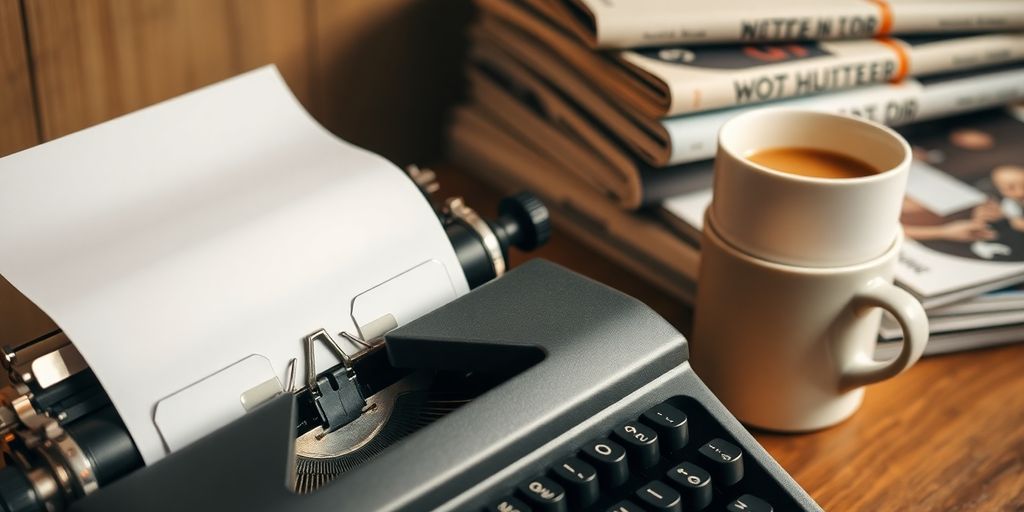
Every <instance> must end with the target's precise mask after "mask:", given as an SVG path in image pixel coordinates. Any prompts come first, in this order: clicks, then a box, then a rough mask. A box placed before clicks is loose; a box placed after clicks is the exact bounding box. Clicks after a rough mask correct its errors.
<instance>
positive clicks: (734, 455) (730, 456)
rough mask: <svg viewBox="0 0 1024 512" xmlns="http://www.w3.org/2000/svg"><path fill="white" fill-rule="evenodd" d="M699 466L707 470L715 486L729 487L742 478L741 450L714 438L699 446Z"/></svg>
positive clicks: (727, 442)
mask: <svg viewBox="0 0 1024 512" xmlns="http://www.w3.org/2000/svg"><path fill="white" fill-rule="evenodd" d="M697 453H699V454H700V456H701V459H702V461H701V466H702V467H705V468H707V470H708V472H709V473H711V478H712V479H713V480H714V481H715V485H717V486H729V485H732V484H734V483H736V482H739V481H740V479H742V478H743V450H740V449H739V447H737V446H736V445H734V444H732V443H730V442H729V441H726V440H724V439H719V438H717V437H716V438H715V439H712V440H711V441H708V442H707V444H705V445H704V446H701V447H700V448H699V449H698V450H697Z"/></svg>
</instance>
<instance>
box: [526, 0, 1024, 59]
mask: <svg viewBox="0 0 1024 512" xmlns="http://www.w3.org/2000/svg"><path fill="white" fill-rule="evenodd" d="M529 1H530V4H531V5H534V6H535V7H537V8H538V9H544V10H545V11H546V12H548V13H549V15H550V16H551V17H552V19H554V20H555V21H557V22H558V23H559V25H560V26H562V27H564V28H565V29H566V30H567V31H569V32H570V33H572V34H573V35H574V36H575V37H577V38H578V39H579V40H580V41H582V42H584V43H585V44H587V45H588V46H590V47H593V48H634V47H642V46H655V45H664V44H672V43H685V44H707V43H744V42H779V41H782V42H785V41H807V40H824V39H863V38H869V37H875V36H884V35H889V34H920V33H941V32H980V31H986V30H1006V29H1008V28H1014V27H1016V28H1020V27H1024V4H1022V3H1021V2H1018V1H1014V0H996V1H988V0H985V1H971V2H964V1H953V0H937V1H936V0H931V1H922V0H877V1H869V0H831V1H829V2H820V1H813V0H786V1H780V2H765V1H760V0H719V1H717V2H714V3H708V2H701V1H698V0H529Z"/></svg>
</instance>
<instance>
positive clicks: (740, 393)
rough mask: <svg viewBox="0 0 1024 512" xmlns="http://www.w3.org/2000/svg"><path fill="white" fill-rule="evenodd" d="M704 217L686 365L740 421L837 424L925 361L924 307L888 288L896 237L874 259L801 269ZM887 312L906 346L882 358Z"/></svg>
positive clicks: (772, 425) (775, 425) (785, 427)
mask: <svg viewBox="0 0 1024 512" xmlns="http://www.w3.org/2000/svg"><path fill="white" fill-rule="evenodd" d="M706 217H707V218H705V223H704V236H703V238H702V246H701V251H702V255H701V269H700V281H699V282H700V285H699V286H698V289H697V308H696V318H695V323H694V332H693V337H692V338H693V340H692V343H691V354H690V362H691V364H692V365H693V368H694V370H695V371H696V372H697V374H698V375H700V377H701V379H703V380H704V382H705V383H707V385H708V387H710V388H711V390H712V391H714V393H715V394H716V395H717V396H718V397H719V399H721V400H722V402H723V403H724V404H725V405H726V407H728V408H729V410H730V411H732V412H733V414H735V415H736V417H737V418H739V419H740V421H743V422H744V423H747V424H749V425H752V426H756V427H761V428H766V429H771V430H777V431H787V432H799V431H809V430H815V429H820V428H823V427H827V426H830V425H834V424H836V423H838V422H840V421H842V420H844V419H846V418H847V417H849V416H850V415H851V414H853V413H854V412H855V411H856V410H857V408H858V407H859V406H860V403H861V400H862V398H863V394H864V388H863V387H862V386H864V385H865V384H870V383H873V382H878V381H880V380H883V379H887V378H889V377H892V376H895V375H897V374H899V373H900V372H902V371H904V370H906V369H907V368H909V367H910V366H911V365H913V364H914V362H916V361H917V359H918V358H920V357H921V353H922V352H923V351H924V347H925V343H926V342H927V340H928V320H927V318H926V317H925V312H924V309H923V308H922V307H921V304H920V303H919V302H918V301H917V300H916V299H915V298H914V297H913V296H911V295H910V294H909V293H907V292H906V291H904V290H902V289H900V288H898V287H896V286H894V285H893V284H892V279H893V274H894V272H895V268H896V262H897V258H898V257H899V247H900V243H901V242H902V234H901V232H900V231H897V233H896V235H895V236H894V238H893V240H891V241H890V243H889V248H888V249H887V250H885V251H883V252H882V253H881V254H879V255H877V256H876V257H875V258H872V259H870V260H868V261H865V262H860V263H856V264H853V265H847V266H841V267H831V268H822V267H802V266H794V265H786V264H782V263H774V262H769V261H765V260H763V259H760V258H755V257H753V256H751V255H749V254H746V253H745V252H744V251H742V250H741V249H739V248H738V247H735V246H733V245H731V244H729V243H728V242H726V241H725V240H723V237H722V236H720V234H719V233H718V227H717V225H716V224H715V222H714V220H713V219H711V218H709V217H710V215H708V216H706ZM882 309H885V310H887V311H889V312H890V313H892V315H893V316H895V317H896V319H897V320H898V321H899V323H900V325H901V326H902V327H903V335H904V340H905V341H904V344H903V348H902V350H901V351H900V353H899V355H898V356H896V357H895V358H894V359H892V360H889V361H884V362H878V361H875V360H874V358H873V352H874V349H875V343H876V339H877V335H878V326H879V323H880V321H881V312H882Z"/></svg>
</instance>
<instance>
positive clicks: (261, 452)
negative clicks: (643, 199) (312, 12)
mask: <svg viewBox="0 0 1024 512" xmlns="http://www.w3.org/2000/svg"><path fill="white" fill-rule="evenodd" d="M126 141H130V143H131V145H132V148H133V151H130V152H125V151H120V149H121V148H122V146H124V145H125V144H126V143H127V142H126ZM211 141H218V142H221V143H223V144H221V143H218V144H211ZM228 143H230V144H232V145H233V146H230V147H228V146H225V145H224V144H228ZM229 149H230V151H229ZM409 178H411V180H412V182H413V183H414V184H411V183H410V182H409ZM111 182H116V183H117V184H118V185H123V186H118V187H112V186H106V185H107V184H109V183H111ZM97 183H99V184H103V185H104V186H98V185H96V184H97ZM0 184H2V185H3V186H0V199H2V202H3V203H4V206H5V207H7V208H8V210H11V209H13V208H14V206H17V207H18V211H19V213H20V215H21V217H20V218H19V219H18V223H17V224H15V223H12V222H8V223H0V270H3V272H4V277H5V278H7V279H8V280H9V281H11V283H12V284H13V285H14V286H16V287H18V289H19V290H21V291H22V292H23V293H24V294H25V295H26V296H27V297H29V298H30V299H32V300H33V301H34V302H36V304H37V305H39V306H40V308H42V309H43V310H45V311H47V312H48V313H50V314H51V316H52V317H53V319H54V321H55V322H56V323H57V324H58V325H61V326H63V327H64V329H66V331H67V332H66V334H65V332H55V333H51V334H49V335H47V336H44V337H42V338H40V339H37V340H32V341H29V342H27V343H24V344H22V345H20V346H14V347H5V348H4V351H3V357H2V358H0V365H2V366H3V367H4V369H5V370H6V374H7V377H8V382H6V383H4V385H3V386H0V449H2V451H3V454H4V460H5V464H4V466H3V467H2V468H0V510H2V511H4V512H29V511H32V512H36V511H46V512H59V511H63V510H80V511H103V512H109V511H118V510H127V511H141V510H147V511H153V510H175V511H178V510H273V511H296V512H299V511H302V512H312V511H328V510H352V511H377V510H415V511H418V510H432V509H441V510H480V509H483V508H487V509H491V510H498V511H501V512H513V511H516V510H519V511H522V512H525V511H527V510H555V511H560V510H583V509H586V510H606V509H607V510H618V511H621V512H625V511H630V510H634V509H637V508H638V507H643V509H653V510H671V511H681V510H683V509H684V508H685V509H687V510H698V509H707V510H713V509H722V508H726V509H730V510H741V511H743V510H793V509H814V508H815V505H814V502H813V501H812V500H811V499H810V498H809V497H808V496H807V495H806V494H805V493H804V492H803V491H801V490H800V488H799V487H798V486H797V485H796V484H795V483H794V482H793V481H792V479H791V478H789V476H787V475H786V474H785V472H784V471H783V470H782V469H781V468H780V467H779V466H778V465H777V464H776V463H775V462H774V461H773V460H772V459H771V458H770V457H769V456H768V455H767V454H766V453H765V452H764V451H763V450H762V449H761V448H760V447H759V446H758V445H757V443H756V442H755V441H754V440H753V438H751V437H750V435H749V434H747V433H746V431H744V430H743V428H742V427H741V426H740V425H739V424H738V423H737V422H736V420H735V419H734V418H732V416H730V415H729V413H728V412H727V411H726V410H725V408H724V407H723V406H722V405H721V404H720V403H719V402H718V401H717V400H716V399H715V398H714V397H713V396H712V394H711V393H710V392H709V391H708V390H707V389H706V388H705V387H704V386H703V385H702V384H701V383H700V381H699V379H698V378H697V376H695V375H694V374H693V372H692V371H691V370H690V368H689V365H688V364H687V345H686V341H685V340H684V339H683V336H682V335H681V334H679V333H678V332H677V331H676V330H674V329H673V328H672V327H671V326H669V324H668V323H667V322H666V321H665V320H663V319H662V318H660V317H659V316H657V315H656V314H655V313H653V312H652V311H651V310H650V309H649V308H647V307H646V306H644V305H643V304H641V303H640V302H638V301H636V300H634V299H632V298H629V297H627V296H625V295H623V294H621V293H618V292H616V291H614V290H611V289H610V288H607V287H605V286H603V285H600V284H598V283H595V282H593V281H590V280H588V279H586V278H583V277H580V276H578V275H575V274H573V273H572V272H570V271H567V270H565V269H562V268H560V267H557V266H555V265H553V264H550V263H544V262H533V263H529V264H526V265H524V266H522V267H521V268H518V269H516V270H513V271H511V272H509V273H506V270H507V269H508V251H509V248H510V247H518V248H520V249H523V250H531V249H533V248H535V247H537V246H539V245H541V244H543V243H544V242H545V241H546V239H547V238H548V235H549V233H550V226H549V219H548V212H547V209H546V208H545V207H544V205H543V204H542V203H541V202H540V201H539V200H537V199H536V198H535V197H533V196H532V195H529V194H525V193H524V194H520V195H518V196H514V197H510V198H506V199H504V200H502V202H501V203H500V204H499V205H498V206H499V207H498V210H499V212H498V213H499V214H498V217H497V218H496V219H493V220H491V219H486V218H484V217H483V216H481V215H479V214H477V213H476V212H475V211H473V210H472V209H471V208H469V207H468V206H467V205H466V204H465V203H464V202H463V201H462V200H461V199H458V198H454V199H449V200H447V201H445V202H444V203H443V206H442V205H437V204H434V203H433V201H431V200H430V194H431V192H433V191H435V190H436V189H437V184H436V182H435V180H434V177H433V175H432V173H430V172H429V171H421V170H418V169H411V170H410V171H409V173H408V176H403V175H402V173H401V171H400V170H399V169H398V168H397V167H395V166H394V165H393V164H391V163H390V162H387V161H386V160H384V159H383V158H381V157H379V156H377V155H373V154H371V153H369V152H366V151H365V150H361V149H359V148H356V147H354V146H352V145H350V144H347V143H344V142H343V141H339V140H338V139H337V138H336V137H334V136H333V135H331V134H329V133H328V132H326V130H324V129H323V128H322V127H321V126H319V125H318V124H316V123H315V121H313V119H312V118H311V117H310V116H309V114H308V113H307V112H305V111H304V110H303V109H302V107H301V105H300V104H299V103H298V101H297V100H296V99H295V97H294V96H293V95H292V94H291V92H290V91H289V90H288V88H287V85H286V84H285V83H284V80H283V79H282V78H281V77H280V75H279V74H278V73H277V72H276V70H275V69H274V68H272V67H268V68H262V69H259V70H254V71H251V72H249V73H246V74H243V75H240V76H239V77H235V78H233V79H229V80H227V81H225V82H222V83H220V84H215V85H212V86H209V87H207V88H204V89H202V90H199V91H196V92H194V93H191V94H188V95H185V96H182V97H179V98H175V99H173V100H169V101H168V102H164V103H162V104H159V105H155V106H152V107H149V108H147V109H144V110H142V111H140V112H137V113H134V114H132V115H129V116H125V117H123V118H119V119H116V120H112V121H109V122H107V123H104V124H101V125H99V126H96V127H94V128H90V129H89V130H84V131H82V132H79V133H77V134H72V135H69V136H68V137H64V138H61V139H58V140H55V141H51V142H48V143H46V144H43V145H41V146H38V147H36V148H32V149H29V150H26V151H24V152H21V153H18V154H15V155H11V156H8V157H5V158H4V159H2V160H0ZM83 189H84V190H85V192H84V193H83V192H82V190H83ZM228 192H229V193H228ZM424 195H425V196H427V200H426V201H424V198H423V197H421V196H424ZM44 197H60V198H63V200H62V201H59V202H55V203H54V204H51V203H47V202H44V201H41V200H40V199H41V198H44ZM58 203H59V204H58ZM438 210H440V212H438ZM68 219H73V222H69V221H68ZM438 221H440V223H438ZM27 227H31V228H27ZM19 283H20V284H19ZM303 359H304V361H303ZM300 368H301V369H304V371H303V370H299V369H300ZM300 373H301V375H300Z"/></svg>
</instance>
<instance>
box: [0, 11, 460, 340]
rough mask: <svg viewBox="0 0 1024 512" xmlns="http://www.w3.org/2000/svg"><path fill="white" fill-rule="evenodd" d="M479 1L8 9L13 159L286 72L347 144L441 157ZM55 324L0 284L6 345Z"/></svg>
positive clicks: (1, 139) (0, 41)
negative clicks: (261, 73) (148, 109)
mask: <svg viewBox="0 0 1024 512" xmlns="http://www.w3.org/2000/svg"><path fill="white" fill-rule="evenodd" d="M470 12H471V9H470V3H469V1H468V0H443V1H436V0H75V1H67V0H0V80H2V82H0V156H3V155H6V154H9V153H12V152H14V151H17V150H19V149H23V148H26V147H29V146H32V145H34V144H36V143H38V142H41V141H46V140H51V139H54V138H56V137H60V136H62V135H67V134H69V133H72V132H75V131H77V130H80V129H82V128H86V127H88V126H91V125H94V124H96V123H100V122H102V121H105V120H108V119H111V118H113V117H116V116H119V115H122V114H125V113H128V112H131V111H134V110H137V109H139V108H142V107H145V106H147V105H151V104H153V103H156V102H159V101H161V100H164V99H167V98H170V97H173V96H177V95H179V94H182V93H185V92H188V91H190V90H193V89H195V88H197V87H201V86H204V85H208V84H211V83H214V82H217V81H219V80H222V79H225V78H228V77H230V76H233V75H236V74H238V73H241V72H244V71H247V70H250V69H253V68H256V67H259V66H262V65H264V64H270V63H275V64H277V66H278V67H279V68H280V70H281V73H282V74H283V75H284V77H285V80H286V81H287V82H288V84H289V85H290V86H291V88H292V89H293V90H294V91H295V94H296V96H297V97H298V98H299V100H300V101H301V102H302V104H303V105H305V107H306V108H307V109H309V111H310V112H311V113H312V114H313V115H314V117H316V118H317V119H318V120H319V121H320V122H321V123H322V124H324V125H325V126H326V127H327V128H329V129H331V130H332V131H334V132H335V133H337V134H338V135H340V136H341V137H342V138H345V139H347V140H349V141H351V142H353V143H356V144H359V145H361V146H363V147H366V148H368V149H370V150H373V151H376V152H378V153H380V154H382V155H384V156H386V157H388V158H390V159H391V160H393V161H395V162H396V163H399V164H406V163H411V162H416V163H420V164H430V163H433V161H434V160H436V159H437V158H438V157H440V156H441V135H442V133H443V130H442V125H443V122H444V118H443V116H444V112H445V111H446V110H447V108H448V106H449V104H450V103H452V102H454V101H456V100H457V99H458V97H459V95H460V91H461V66H462V63H461V60H462V59H461V56H462V54H463V52H464V49H465V45H464V34H465V26H466V24H467V23H468V21H469V19H470ZM52 327H53V325H52V323H51V322H50V321H49V320H48V318H47V317H46V315H45V314H43V313H42V312H41V311H39V310H38V309H36V308H35V307H34V306H32V304H31V303H30V302H28V301H27V300H26V299H25V298H24V297H22V296H21V295H20V294H19V293H17V292H16V291H15V290H14V289H13V288H12V287H11V286H10V285H9V284H8V283H7V282H6V281H4V280H2V279H0V345H3V344H12V343H17V342H21V341H23V340H25V339H28V338H31V337H35V336H37V335H40V334H43V333H45V331H47V330H49V329H51V328H52Z"/></svg>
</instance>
